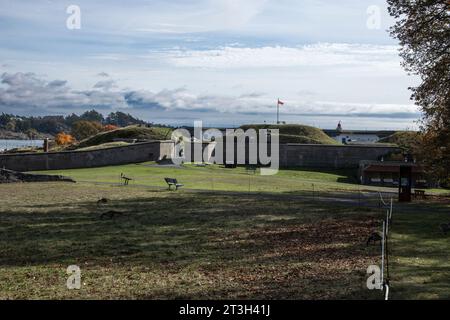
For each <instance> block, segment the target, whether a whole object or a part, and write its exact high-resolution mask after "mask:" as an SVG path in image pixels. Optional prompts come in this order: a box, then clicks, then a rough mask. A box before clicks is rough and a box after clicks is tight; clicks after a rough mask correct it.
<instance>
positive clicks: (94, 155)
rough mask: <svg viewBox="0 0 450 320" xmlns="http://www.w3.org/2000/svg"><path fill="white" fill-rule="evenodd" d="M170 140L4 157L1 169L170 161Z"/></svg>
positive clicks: (59, 168) (81, 166)
mask: <svg viewBox="0 0 450 320" xmlns="http://www.w3.org/2000/svg"><path fill="white" fill-rule="evenodd" d="M172 151H173V142H172V141H153V142H145V143H136V144H132V145H129V146H123V147H114V148H107V149H99V150H86V151H65V152H49V153H27V154H3V155H0V168H6V169H10V170H16V171H39V170H62V169H76V168H91V167H102V166H110V165H120V164H128V163H138V162H145V161H157V160H161V159H164V158H171V157H172Z"/></svg>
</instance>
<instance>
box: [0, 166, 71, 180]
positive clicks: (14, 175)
mask: <svg viewBox="0 0 450 320" xmlns="http://www.w3.org/2000/svg"><path fill="white" fill-rule="evenodd" d="M51 181H64V182H75V180H73V179H71V178H69V177H64V176H59V175H48V174H32V173H23V172H18V171H13V170H8V169H0V183H12V182H51Z"/></svg>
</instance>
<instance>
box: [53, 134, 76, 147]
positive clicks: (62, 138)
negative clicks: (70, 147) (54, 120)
mask: <svg viewBox="0 0 450 320" xmlns="http://www.w3.org/2000/svg"><path fill="white" fill-rule="evenodd" d="M55 141H56V144H57V145H58V146H63V145H67V144H71V143H73V142H74V141H75V139H74V138H73V137H72V136H71V135H70V134H66V133H64V132H60V133H58V134H57V135H56V137H55Z"/></svg>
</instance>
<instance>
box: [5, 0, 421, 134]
mask: <svg viewBox="0 0 450 320" xmlns="http://www.w3.org/2000/svg"><path fill="white" fill-rule="evenodd" d="M78 13H79V14H78ZM392 24H393V20H392V19H391V18H390V17H389V14H388V13H387V7H386V3H385V1H381V0H340V1H335V0H245V1H243V0H170V1H167V0H165V1H162V0H128V1H118V0H97V1H89V0H70V1H65V0H57V1H56V0H55V1H51V0H20V1H17V0H0V112H6V113H13V114H17V115H28V116H29V115H36V116H37V115H48V114H52V115H57V114H62V115H67V114H70V113H72V112H75V113H80V112H83V111H85V110H87V109H92V108H95V109H96V110H98V111H100V112H102V113H103V114H105V115H106V114H108V113H109V112H112V111H118V110H120V111H124V112H127V113H130V114H132V115H135V116H138V117H140V118H143V119H144V120H147V121H150V122H155V123H164V124H171V125H193V122H194V121H195V120H201V121H203V125H204V126H209V127H224V126H238V125H241V124H244V123H263V122H266V123H274V122H275V121H276V109H277V108H276V106H277V99H280V100H282V101H283V102H284V103H285V104H284V105H283V106H282V107H280V120H282V121H286V122H287V123H301V124H307V125H314V126H317V127H320V128H335V127H336V125H337V123H338V122H339V121H342V124H343V127H344V129H415V128H416V127H417V123H416V122H417V120H418V118H420V113H419V111H418V107H417V106H415V105H414V104H413V102H412V101H411V100H410V91H409V90H408V87H411V86H415V85H417V83H418V78H417V77H416V76H414V75H408V74H407V73H406V72H405V71H404V70H403V69H402V67H401V65H400V63H401V59H400V57H399V56H398V49H399V47H398V43H397V41H396V40H394V39H392V38H391V37H390V36H389V33H388V31H387V29H388V28H389V27H390V26H391V25H392Z"/></svg>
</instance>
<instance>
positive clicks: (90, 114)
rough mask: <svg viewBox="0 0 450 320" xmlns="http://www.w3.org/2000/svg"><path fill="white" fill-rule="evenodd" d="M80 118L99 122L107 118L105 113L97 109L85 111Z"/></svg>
mask: <svg viewBox="0 0 450 320" xmlns="http://www.w3.org/2000/svg"><path fill="white" fill-rule="evenodd" d="M80 119H81V120H86V121H93V122H99V123H103V122H104V121H105V119H104V118H103V115H102V114H101V113H99V112H97V111H95V110H94V109H92V110H90V111H86V112H85V113H83V114H82V115H81V116H80Z"/></svg>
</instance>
